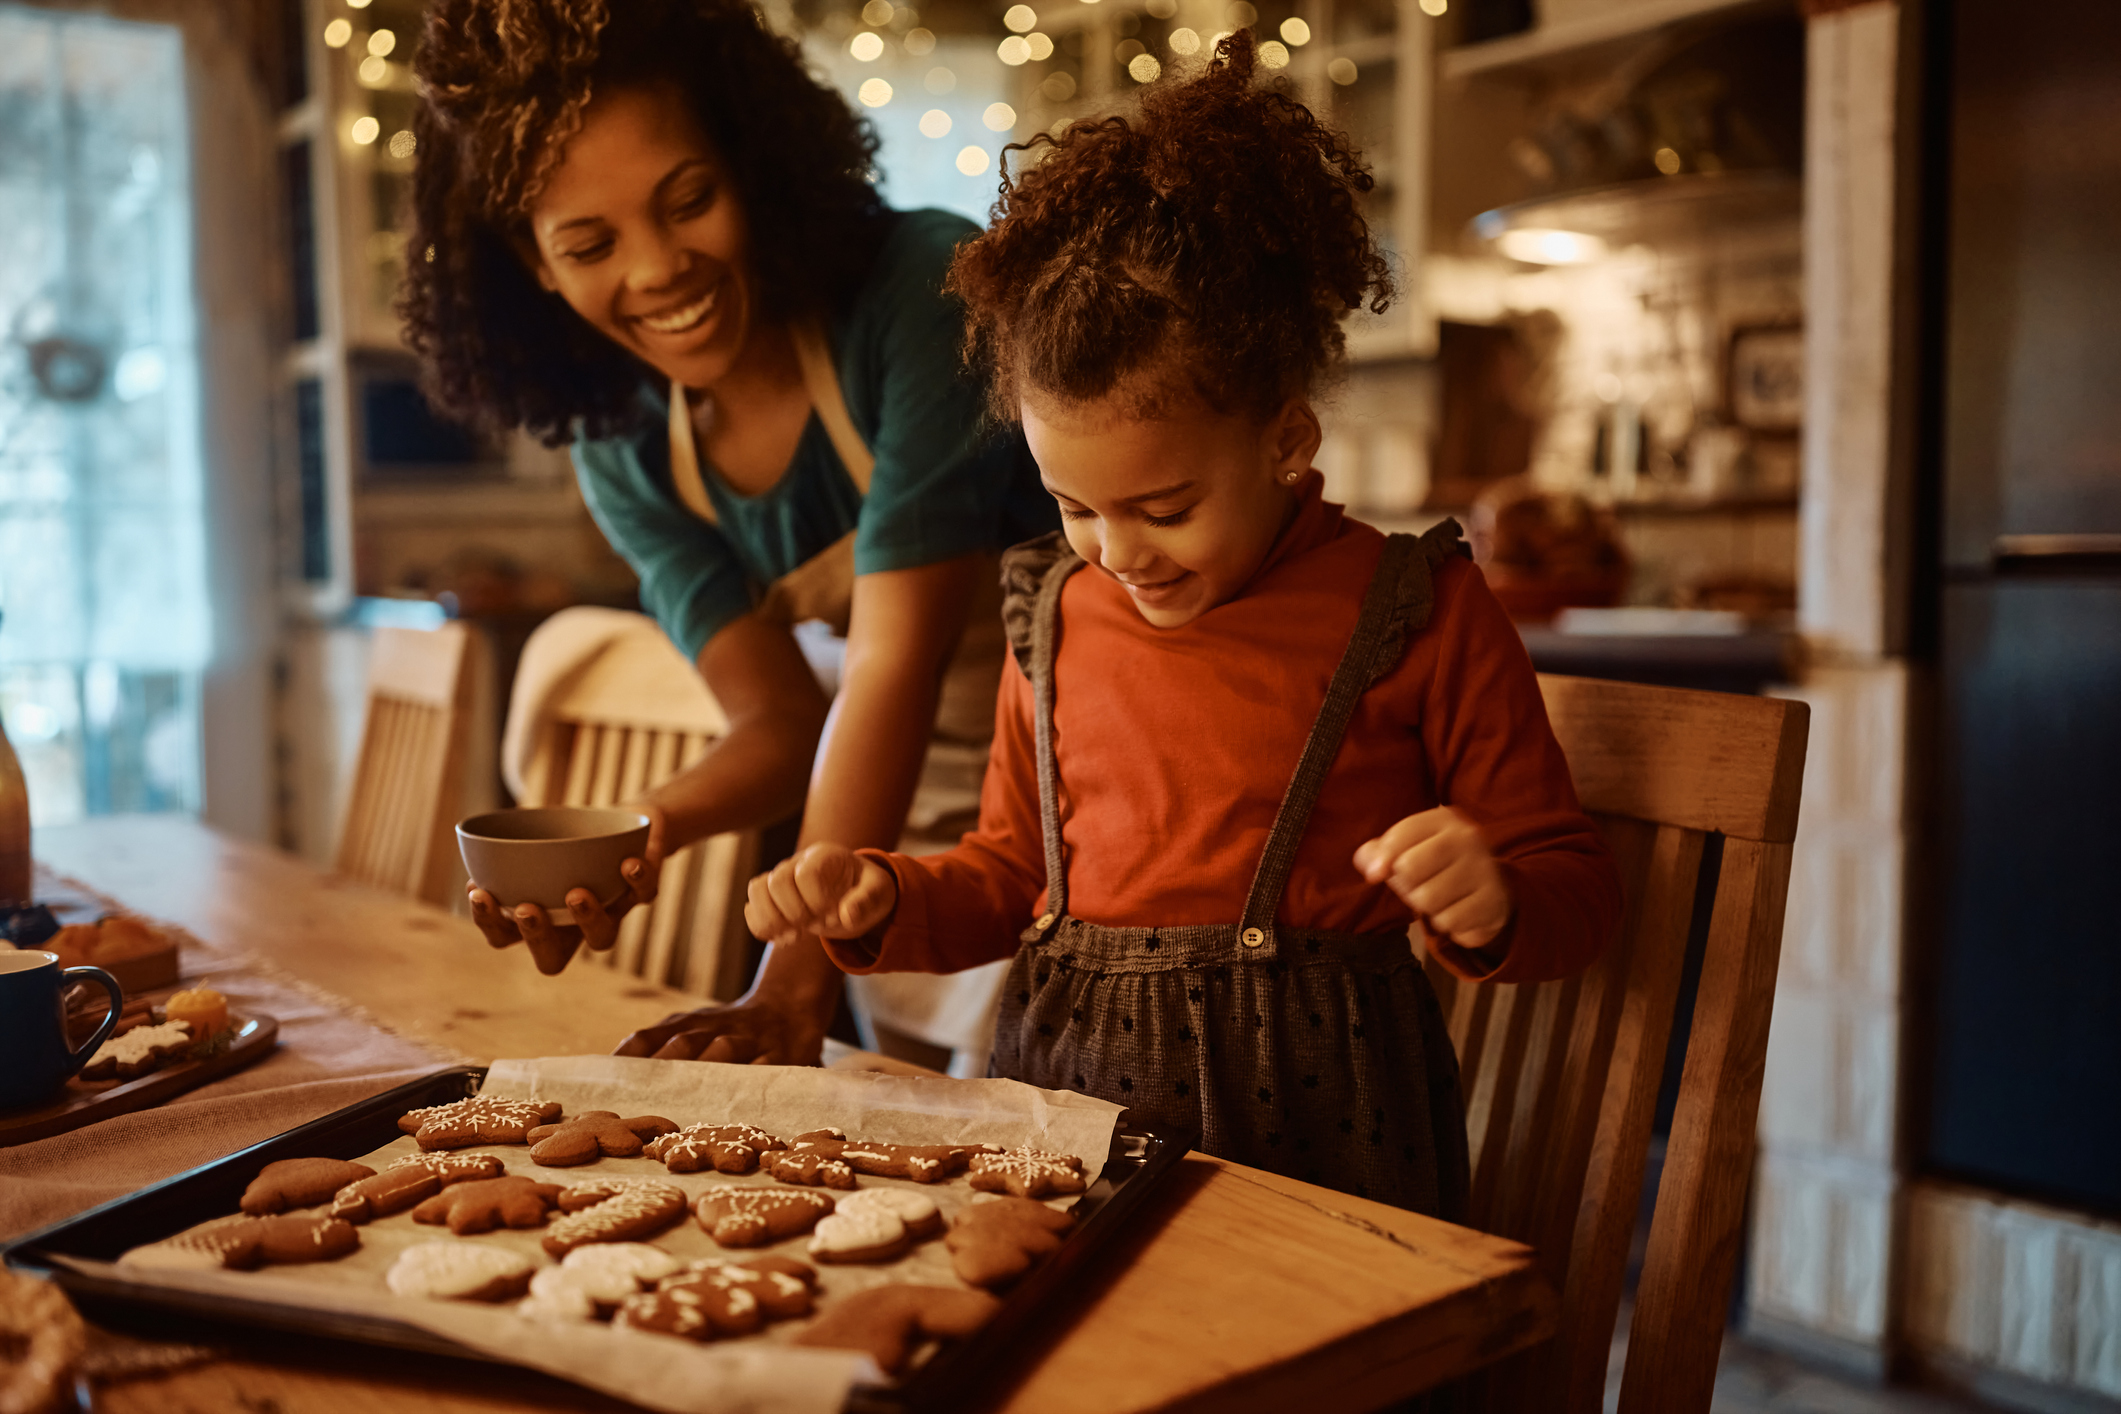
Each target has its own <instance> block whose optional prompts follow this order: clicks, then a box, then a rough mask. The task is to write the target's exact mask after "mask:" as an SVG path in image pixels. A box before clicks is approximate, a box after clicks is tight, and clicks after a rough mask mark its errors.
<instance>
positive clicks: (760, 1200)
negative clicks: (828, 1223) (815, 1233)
mask: <svg viewBox="0 0 2121 1414" xmlns="http://www.w3.org/2000/svg"><path fill="white" fill-rule="evenodd" d="M831 1211H832V1200H831V1199H830V1198H827V1197H826V1196H825V1195H824V1194H822V1193H810V1192H805V1191H803V1190H800V1189H788V1188H739V1187H736V1186H734V1185H730V1186H726V1187H721V1188H710V1189H708V1190H707V1191H706V1192H705V1193H702V1194H701V1195H700V1198H699V1202H698V1203H696V1204H695V1205H694V1206H693V1216H694V1217H696V1218H698V1219H699V1223H700V1226H701V1227H703V1228H705V1229H706V1230H707V1235H708V1236H709V1237H712V1238H713V1239H714V1240H715V1241H716V1242H719V1243H721V1244H722V1246H724V1247H764V1246H765V1245H766V1244H767V1243H769V1242H779V1241H781V1240H782V1239H783V1238H788V1237H797V1236H800V1235H801V1234H803V1233H806V1232H808V1231H810V1229H811V1228H812V1227H813V1226H814V1225H815V1224H816V1223H817V1220H818V1219H819V1218H822V1217H824V1216H825V1215H826V1214H828V1213H830V1212H831Z"/></svg>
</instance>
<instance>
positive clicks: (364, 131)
mask: <svg viewBox="0 0 2121 1414" xmlns="http://www.w3.org/2000/svg"><path fill="white" fill-rule="evenodd" d="M382 131H383V125H382V124H381V123H379V122H377V121H376V120H375V119H373V118H370V117H365V116H364V117H359V118H356V119H354V120H353V126H352V127H350V128H348V129H347V130H346V135H347V136H348V137H350V138H352V139H353V140H354V141H355V142H356V143H358V144H360V145H361V146H362V147H366V146H368V145H369V144H370V143H372V142H374V141H375V140H376V136H377V134H379V133H381V132H382Z"/></svg>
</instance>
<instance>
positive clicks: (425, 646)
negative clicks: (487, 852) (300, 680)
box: [334, 623, 474, 906]
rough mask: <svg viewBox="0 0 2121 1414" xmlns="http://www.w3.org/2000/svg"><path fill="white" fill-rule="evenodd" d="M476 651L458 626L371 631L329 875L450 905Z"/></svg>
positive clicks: (467, 635)
mask: <svg viewBox="0 0 2121 1414" xmlns="http://www.w3.org/2000/svg"><path fill="white" fill-rule="evenodd" d="M473 643H474V640H473V637H472V634H471V630H469V629H467V628H466V627H465V626H464V625H463V624H460V623H447V624H444V625H442V626H441V627H440V628H438V629H432V630H426V629H408V628H379V629H377V630H376V631H375V635H374V637H373V638H372V639H371V640H370V644H369V657H368V714H367V719H366V721H364V722H363V724H362V727H361V750H360V754H359V755H358V756H356V757H355V759H354V775H353V787H352V789H351V790H350V791H349V792H348V793H347V801H346V819H345V823H344V825H343V826H342V827H341V828H340V831H339V849H338V855H337V860H336V863H335V866H334V867H335V868H337V870H338V871H339V872H340V873H341V874H344V875H346V876H348V877H349V878H354V879H359V880H360V881H361V882H362V883H364V884H373V885H374V886H375V887H377V888H381V889H390V890H393V891H395V892H398V893H405V894H411V895H412V896H414V897H415V898H420V899H424V900H426V901H427V902H429V903H435V904H443V905H445V906H446V905H447V904H448V902H449V897H450V894H451V892H452V891H453V886H454V885H455V883H456V879H457V869H458V858H457V841H456V829H455V827H456V822H457V818H458V816H459V815H460V814H461V813H462V812H461V810H460V809H459V807H460V806H461V805H462V804H463V797H464V770H465V765H464V763H465V757H466V752H467V748H468V744H469V740H470V735H471V692H472V686H473V682H472V673H471V670H470V663H471V657H472V651H473Z"/></svg>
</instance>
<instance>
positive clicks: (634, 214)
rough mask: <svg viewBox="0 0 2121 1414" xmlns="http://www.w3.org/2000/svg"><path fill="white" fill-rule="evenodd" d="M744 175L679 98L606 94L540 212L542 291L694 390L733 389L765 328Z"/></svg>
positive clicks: (661, 88) (638, 90) (648, 89)
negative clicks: (741, 182) (748, 348)
mask: <svg viewBox="0 0 2121 1414" xmlns="http://www.w3.org/2000/svg"><path fill="white" fill-rule="evenodd" d="M750 235H751V233H750V229H749V226H748V225H747V223H746V221H745V218H744V206H743V200H742V198H741V197H740V196H739V195H738V193H737V189H736V182H735V178H734V174H732V173H731V172H730V171H729V169H728V167H727V166H726V165H725V164H724V163H723V161H722V157H721V154H720V153H719V152H717V151H716V150H715V147H714V144H713V143H712V142H710V141H709V140H708V138H707V134H706V133H704V132H703V131H701V129H700V125H699V123H698V121H697V120H696V119H695V118H694V117H693V115H692V112H691V110H690V109H689V108H688V107H687V106H686V104H685V101H684V98H683V96H682V94H681V93H680V92H679V90H678V89H677V88H676V87H675V86H672V85H660V84H659V85H651V86H643V87H632V88H619V89H614V90H613V91H611V92H610V93H606V94H600V95H599V96H598V97H597V98H596V99H594V100H593V101H592V102H591V103H590V104H589V106H588V108H587V109H586V110H585V111H584V113H583V115H582V126H581V129H580V131H578V132H576V133H575V135H574V136H573V137H572V138H570V139H568V141H567V146H566V147H565V148H564V149H563V150H562V152H561V155H560V161H559V163H558V164H557V165H556V166H555V168H554V169H553V171H552V174H551V176H550V177H549V178H548V179H547V181H546V183H545V187H544V189H543V190H542V191H541V192H539V194H538V197H537V199H536V201H534V202H533V203H532V204H531V208H530V238H531V245H532V247H533V249H532V251H531V252H530V254H531V255H532V256H533V257H534V259H535V262H536V268H537V275H538V280H539V283H541V284H542V285H544V286H545V288H546V289H548V290H551V291H553V292H554V293H556V294H558V295H559V296H560V298H562V299H564V300H566V301H567V303H568V305H569V306H570V307H572V308H573V310H574V312H575V313H577V314H579V315H581V316H582V318H584V319H586V320H588V321H589V323H590V324H591V325H592V326H593V327H594V328H595V329H596V330H597V331H598V332H599V333H601V334H603V335H604V336H605V337H606V338H608V339H610V340H612V342H614V343H616V344H618V345H619V346H620V347H621V348H623V349H626V350H627V351H628V352H630V353H632V354H634V355H635V356H637V357H639V358H640V359H641V360H642V361H644V362H646V363H648V364H650V365H651V366H653V367H654V368H655V369H656V370H657V371H658V372H660V373H662V374H663V376H664V377H666V378H674V379H676V380H677V381H679V382H680V383H683V384H684V385H685V386H686V387H688V388H711V387H713V386H714V385H715V384H717V383H719V382H721V380H722V379H723V377H724V376H726V375H727V374H728V372H729V370H730V369H731V368H732V367H733V366H734V365H735V364H736V362H737V360H738V358H739V357H740V356H741V355H742V353H743V350H744V346H745V343H746V342H747V341H748V340H749V338H750V337H751V334H752V330H753V326H754V324H755V322H756V321H757V319H758V317H759V315H758V307H759V300H758V289H757V284H756V281H755V279H754V277H753V274H752V266H751V258H750Z"/></svg>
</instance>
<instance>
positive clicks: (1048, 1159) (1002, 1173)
mask: <svg viewBox="0 0 2121 1414" xmlns="http://www.w3.org/2000/svg"><path fill="white" fill-rule="evenodd" d="M972 1186H973V1187H974V1188H978V1189H983V1190H985V1191H986V1192H989V1193H1013V1194H1015V1195H1016V1196H1017V1197H1019V1198H1047V1197H1051V1196H1053V1195H1054V1194H1057V1193H1080V1192H1082V1191H1083V1161H1082V1160H1081V1159H1078V1158H1077V1157H1075V1155H1073V1154H1059V1153H1054V1152H1052V1151H1051V1150H1047V1149H1034V1148H1032V1147H1031V1146H1030V1145H1028V1144H1027V1145H1024V1146H1023V1147H1022V1148H1018V1149H1011V1150H1010V1151H1009V1152H1008V1153H1006V1154H982V1155H980V1156H979V1157H978V1158H976V1159H974V1160H973V1161H972Z"/></svg>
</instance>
